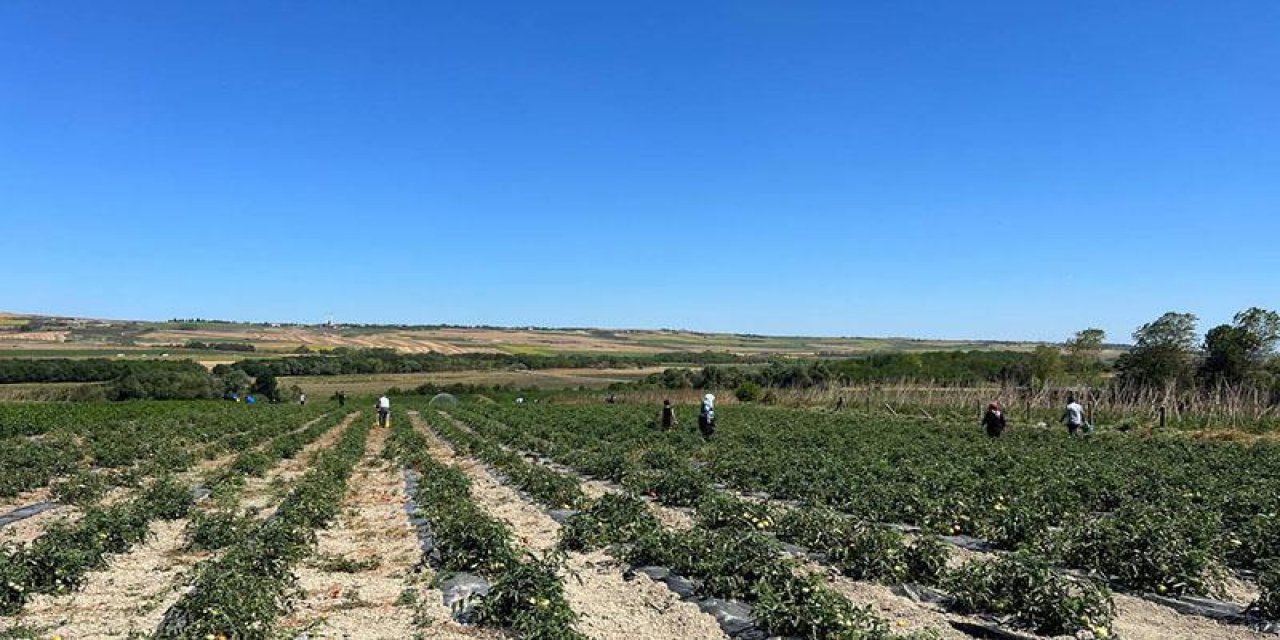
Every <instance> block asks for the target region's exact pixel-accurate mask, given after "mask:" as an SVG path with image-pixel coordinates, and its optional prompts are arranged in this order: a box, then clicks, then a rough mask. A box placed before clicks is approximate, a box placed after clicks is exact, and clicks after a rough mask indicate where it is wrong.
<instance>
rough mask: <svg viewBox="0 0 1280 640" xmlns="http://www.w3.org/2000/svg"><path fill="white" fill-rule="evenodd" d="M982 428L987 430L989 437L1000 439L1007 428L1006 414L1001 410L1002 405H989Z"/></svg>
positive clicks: (983, 415) (983, 417) (983, 416)
mask: <svg viewBox="0 0 1280 640" xmlns="http://www.w3.org/2000/svg"><path fill="white" fill-rule="evenodd" d="M982 426H983V427H985V428H986V430H987V436H988V437H991V438H999V437H1000V434H1001V433H1003V432H1004V427H1005V419H1004V412H1003V411H1001V410H1000V405H998V404H996V403H994V402H992V403H991V404H989V405H987V412H986V413H984V414H982Z"/></svg>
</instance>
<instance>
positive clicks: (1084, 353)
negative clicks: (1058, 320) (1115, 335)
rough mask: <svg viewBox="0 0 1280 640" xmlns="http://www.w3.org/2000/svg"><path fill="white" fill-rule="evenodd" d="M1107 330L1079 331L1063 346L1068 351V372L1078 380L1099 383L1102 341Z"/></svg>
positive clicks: (1105, 337) (1105, 336) (1091, 329)
mask: <svg viewBox="0 0 1280 640" xmlns="http://www.w3.org/2000/svg"><path fill="white" fill-rule="evenodd" d="M1106 339H1107V332H1106V331H1103V330H1102V329H1093V328H1090V329H1084V330H1083V331H1077V332H1076V334H1075V335H1074V336H1071V339H1070V340H1067V342H1066V344H1065V345H1063V347H1064V348H1065V349H1066V352H1067V363H1066V365H1067V372H1068V373H1070V374H1071V375H1072V377H1074V378H1075V379H1076V380H1077V381H1080V382H1085V383H1088V384H1097V383H1098V382H1099V381H1100V380H1101V378H1102V343H1103V342H1105V341H1106Z"/></svg>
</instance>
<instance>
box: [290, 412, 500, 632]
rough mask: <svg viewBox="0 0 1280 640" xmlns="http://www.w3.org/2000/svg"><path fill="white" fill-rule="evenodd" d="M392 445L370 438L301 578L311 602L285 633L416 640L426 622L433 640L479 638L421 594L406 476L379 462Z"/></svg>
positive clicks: (303, 603)
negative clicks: (426, 620) (334, 517)
mask: <svg viewBox="0 0 1280 640" xmlns="http://www.w3.org/2000/svg"><path fill="white" fill-rule="evenodd" d="M386 439H387V430H386V429H374V430H372V431H371V432H370V434H369V439H368V441H367V443H366V448H365V454H364V459H363V460H362V461H361V463H360V465H359V466H358V467H357V469H356V471H355V473H354V474H352V477H351V479H350V481H349V482H348V486H347V495H346V497H345V498H344V500H343V506H342V514H341V515H340V516H339V518H338V520H337V521H336V522H335V523H334V524H333V525H332V526H330V527H329V528H328V529H326V530H324V531H321V532H320V533H319V535H318V537H317V547H316V553H315V555H314V556H313V557H312V558H311V559H310V560H309V561H308V562H307V563H305V564H304V565H303V566H302V567H300V568H299V569H298V571H297V572H296V575H297V577H298V581H299V586H300V587H301V588H302V590H303V592H304V593H305V596H304V597H303V598H301V599H300V600H299V601H298V602H297V604H296V606H295V609H294V611H293V612H292V613H291V614H290V615H289V616H288V617H287V618H286V619H285V620H284V621H283V625H284V627H285V628H286V629H288V630H290V631H291V632H293V633H298V632H306V633H308V634H309V635H310V636H312V637H324V638H409V637H412V636H413V634H414V633H416V632H417V631H418V630H419V624H420V623H423V622H424V621H423V617H426V618H429V619H430V620H431V623H430V628H429V637H432V638H475V637H477V633H476V630H473V629H468V628H466V627H463V626H462V625H459V624H457V623H455V622H453V621H452V620H451V619H450V617H449V611H448V609H446V608H445V607H444V605H443V604H442V596H441V594H440V593H439V591H437V590H434V589H430V588H428V587H424V586H422V585H421V583H422V582H423V576H421V575H420V574H418V573H417V572H416V571H415V570H414V568H415V566H416V565H417V563H418V560H419V558H420V557H421V556H422V551H421V549H420V548H419V546H418V541H417V534H416V532H415V531H414V528H413V525H412V524H410V522H409V518H408V515H407V514H406V513H405V511H404V503H405V493H404V480H403V476H402V475H401V472H400V468H399V467H397V466H395V465H393V464H390V463H388V462H386V461H383V460H382V459H381V458H380V457H379V454H380V453H381V452H382V449H383V447H384V446H385V444H386ZM342 564H346V566H345V567H343V566H342ZM424 614H425V616H424Z"/></svg>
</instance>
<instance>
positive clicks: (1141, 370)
mask: <svg viewBox="0 0 1280 640" xmlns="http://www.w3.org/2000/svg"><path fill="white" fill-rule="evenodd" d="M1198 321H1199V319H1198V318H1196V316H1195V315H1194V314H1190V313H1177V312H1173V311H1170V312H1168V313H1166V314H1164V315H1162V316H1160V317H1159V318H1157V319H1156V320H1154V321H1152V322H1148V323H1147V324H1144V325H1142V326H1141V327H1138V330H1137V331H1134V332H1133V341H1134V346H1133V348H1132V349H1130V350H1129V352H1128V353H1126V354H1124V355H1123V356H1121V357H1120V359H1119V360H1117V361H1116V369H1118V370H1119V371H1120V375H1121V379H1123V380H1124V381H1125V382H1127V383H1130V384H1136V385H1141V386H1152V387H1156V386H1164V385H1168V384H1173V383H1185V382H1188V381H1190V380H1191V378H1192V374H1193V372H1194V369H1193V367H1192V364H1193V359H1194V356H1195V347H1196V323H1197V322H1198Z"/></svg>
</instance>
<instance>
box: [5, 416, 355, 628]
mask: <svg viewBox="0 0 1280 640" xmlns="http://www.w3.org/2000/svg"><path fill="white" fill-rule="evenodd" d="M354 416H355V414H352V415H350V416H347V418H346V419H344V420H343V421H342V423H340V424H339V425H338V426H336V427H334V428H333V429H332V430H330V431H329V432H328V433H326V434H325V436H323V437H321V438H319V439H317V440H316V441H315V442H312V443H310V444H309V445H307V446H306V447H305V448H304V449H303V450H302V452H300V453H299V455H298V456H297V459H302V458H307V459H309V458H310V455H313V454H314V453H315V452H316V451H319V450H320V449H322V448H324V447H326V446H328V445H331V444H332V443H333V442H334V441H336V439H337V437H338V435H340V434H341V433H342V431H343V430H344V429H345V427H346V426H347V425H349V424H350V423H351V421H352V419H353V418H354ZM297 464H298V463H297V460H296V459H295V460H292V461H286V462H282V463H280V464H278V465H277V466H276V467H275V468H273V469H272V470H271V471H269V472H268V473H267V474H266V476H265V477H263V478H260V479H255V480H258V481H260V482H261V483H262V484H263V485H270V484H271V483H272V482H273V481H274V479H275V478H276V477H277V476H278V475H279V474H283V473H287V472H289V471H290V470H293V469H296V468H297ZM187 522H188V520H186V519H181V520H174V521H171V522H153V523H151V527H150V534H151V535H150V537H149V538H148V539H147V541H146V542H145V543H143V544H141V545H138V546H136V547H134V548H133V549H132V550H131V551H130V552H129V553H126V554H122V555H118V556H115V557H113V558H111V559H110V565H109V566H108V567H107V568H106V569H105V570H103V571H98V572H93V573H91V574H89V580H88V583H87V584H86V585H85V588H84V589H83V590H81V591H78V592H75V593H72V594H69V595H62V596H47V595H37V596H35V597H33V598H32V600H31V601H30V602H29V603H27V606H26V608H25V609H24V610H23V612H22V613H21V614H20V615H19V616H17V617H15V618H13V619H11V620H10V619H5V618H0V630H3V629H5V628H7V627H6V626H5V624H6V623H9V622H12V624H13V625H15V626H22V627H27V628H30V629H32V630H34V631H36V632H38V633H40V634H42V635H41V636H40V637H45V636H53V635H59V636H62V637H64V638H102V637H112V638H120V637H126V636H128V635H129V634H130V633H134V632H138V633H141V634H144V635H148V636H149V635H150V634H151V633H152V632H153V631H154V630H155V628H156V627H157V626H158V625H159V624H160V620H161V619H162V618H163V617H164V614H165V611H167V610H168V609H169V607H171V606H173V604H174V603H175V602H177V600H178V598H179V597H181V596H182V594H183V593H184V592H185V588H184V577H185V575H186V574H187V573H188V571H189V570H190V569H191V568H192V567H194V566H195V565H196V564H197V563H199V562H201V561H203V560H205V559H207V558H209V557H210V555H211V554H209V553H208V552H193V551H188V550H186V549H185V548H184V547H185V546H186V543H187V538H186V535H185V533H184V530H185V528H186V526H187Z"/></svg>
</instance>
